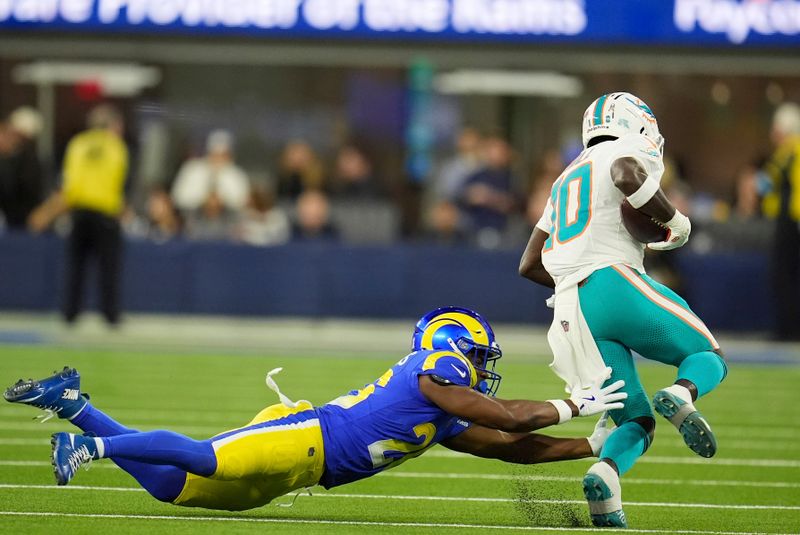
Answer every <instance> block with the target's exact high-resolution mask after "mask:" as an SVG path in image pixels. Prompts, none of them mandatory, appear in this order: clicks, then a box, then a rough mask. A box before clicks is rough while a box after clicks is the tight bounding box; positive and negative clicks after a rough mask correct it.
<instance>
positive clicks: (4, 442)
mask: <svg viewBox="0 0 800 535" xmlns="http://www.w3.org/2000/svg"><path fill="white" fill-rule="evenodd" d="M658 444H659V446H660V447H661V448H662V449H664V448H669V449H676V450H685V449H686V445H685V444H684V443H683V441H681V440H672V441H670V442H668V443H667V442H666V441H664V440H662V441H659V442H658ZM0 446H19V447H26V446H48V447H49V446H50V439H49V438H0ZM724 448H725V449H726V450H748V451H752V450H757V451H797V452H799V453H800V446H798V443H797V441H795V440H784V441H780V440H776V441H771V442H768V441H760V442H758V441H750V440H738V441H735V440H734V441H732V440H726V441H725V442H724ZM428 456H429V457H431V456H432V455H430V454H428ZM462 456H463V457H471V456H469V455H466V456H464V455H458V457H462ZM454 457H455V456H454Z"/></svg>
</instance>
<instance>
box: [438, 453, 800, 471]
mask: <svg viewBox="0 0 800 535" xmlns="http://www.w3.org/2000/svg"><path fill="white" fill-rule="evenodd" d="M688 455H689V454H688V450H687V455H686V456H676V457H673V456H664V455H660V456H659V455H644V456H643V457H642V458H640V459H638V460H637V461H636V462H637V463H653V464H702V465H706V466H713V465H725V466H758V467H761V468H800V461H798V460H794V459H747V458H744V459H704V458H701V457H690V456H688ZM425 457H428V458H431V457H443V458H448V459H451V458H452V459H458V458H462V459H469V458H471V457H472V456H471V455H469V454H466V453H460V452H457V451H451V450H445V449H436V450H433V451H428V452H425ZM582 460H588V461H592V462H594V461H593V460H592V459H591V458H590V459H582Z"/></svg>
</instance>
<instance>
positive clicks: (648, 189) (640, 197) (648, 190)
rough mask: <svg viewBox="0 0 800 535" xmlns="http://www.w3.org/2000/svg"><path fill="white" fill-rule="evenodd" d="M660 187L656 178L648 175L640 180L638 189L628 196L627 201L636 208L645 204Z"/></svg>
mask: <svg viewBox="0 0 800 535" xmlns="http://www.w3.org/2000/svg"><path fill="white" fill-rule="evenodd" d="M660 187H661V185H660V184H659V183H658V180H656V179H655V178H653V177H650V176H649V177H647V178H646V179H645V180H644V182H642V185H641V186H639V189H637V190H636V191H634V192H633V193H631V194H630V195H629V196H628V202H629V203H631V206H633V207H634V208H636V209H637V210H638V209H639V208H641V207H642V206H644V205H645V204H647V201H649V200H650V199H652V198H653V195H655V194H656V192H657V191H658V188H660Z"/></svg>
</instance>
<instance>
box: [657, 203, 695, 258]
mask: <svg viewBox="0 0 800 535" xmlns="http://www.w3.org/2000/svg"><path fill="white" fill-rule="evenodd" d="M663 226H664V227H666V228H667V239H666V240H664V241H660V242H655V243H648V244H647V246H648V247H649V248H650V249H653V250H654V251H669V250H670V249H677V248H678V247H682V246H683V245H685V244H686V242H687V241H689V234H690V233H691V232H692V223H691V222H690V221H689V218H688V217H686V216H685V215H683V214H682V213H680V212H679V211H678V210H677V209H676V210H675V215H674V216H672V219H670V220H669V221H667V222H666V223H664V224H663Z"/></svg>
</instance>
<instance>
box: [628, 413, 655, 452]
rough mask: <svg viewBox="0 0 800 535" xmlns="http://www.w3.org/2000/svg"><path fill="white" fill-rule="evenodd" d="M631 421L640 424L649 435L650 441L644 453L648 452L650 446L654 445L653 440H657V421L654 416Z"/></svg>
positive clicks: (640, 417)
mask: <svg viewBox="0 0 800 535" xmlns="http://www.w3.org/2000/svg"><path fill="white" fill-rule="evenodd" d="M630 421H631V422H634V423H636V424H638V425H639V426H640V427H641V428H642V429H644V432H645V433H647V438H648V440H647V443H646V444H645V447H644V451H647V449H648V448H649V447H650V444H652V443H653V439H654V438H655V433H656V419H655V418H653V417H652V416H639V417H638V418H634V419H632V420H630Z"/></svg>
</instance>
